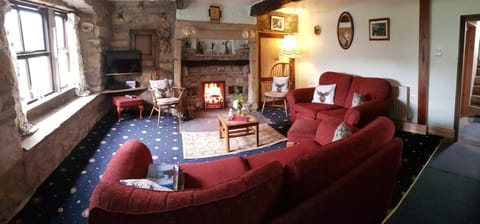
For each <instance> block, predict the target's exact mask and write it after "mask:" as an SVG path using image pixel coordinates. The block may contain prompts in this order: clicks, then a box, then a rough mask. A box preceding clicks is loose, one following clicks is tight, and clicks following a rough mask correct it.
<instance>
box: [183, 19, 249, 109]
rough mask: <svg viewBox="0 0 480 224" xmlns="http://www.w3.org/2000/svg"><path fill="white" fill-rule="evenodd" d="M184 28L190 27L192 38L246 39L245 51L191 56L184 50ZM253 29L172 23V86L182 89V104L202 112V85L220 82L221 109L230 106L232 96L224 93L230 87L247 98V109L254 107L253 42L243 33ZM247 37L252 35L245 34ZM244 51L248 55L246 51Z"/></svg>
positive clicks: (236, 25) (241, 26)
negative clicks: (192, 28) (173, 38)
mask: <svg viewBox="0 0 480 224" xmlns="http://www.w3.org/2000/svg"><path fill="white" fill-rule="evenodd" d="M184 27H194V28H195V30H196V32H195V34H194V37H195V38H206V39H217V40H236V39H244V40H247V43H248V48H244V49H242V51H243V52H242V53H240V54H238V53H237V54H235V55H225V54H223V55H220V54H218V55H212V54H208V55H207V54H205V55H203V54H195V53H194V54H193V55H192V52H191V51H188V50H187V51H185V47H184V44H183V43H184V38H190V37H192V36H186V35H185V34H184V33H183V32H182V30H184ZM255 30H256V26H255V25H250V24H229V23H214V22H199V21H187V20H177V21H176V22H175V44H174V85H175V86H182V87H185V88H186V101H185V102H186V103H187V104H188V105H189V106H194V107H195V108H196V109H204V108H205V104H204V97H203V92H204V91H203V86H202V83H203V82H208V81H220V82H224V83H225V84H224V85H225V86H224V92H226V93H225V96H224V103H225V107H231V103H230V102H231V100H230V98H231V97H232V95H233V94H230V93H228V92H227V91H225V90H228V89H231V88H232V87H241V89H242V90H243V92H242V94H244V95H245V96H246V97H247V104H249V105H251V107H250V108H251V109H256V108H258V104H257V100H258V72H257V71H258V69H257V59H256V58H257V49H256V39H255V38H247V39H245V35H243V34H244V33H245V32H249V33H251V31H255ZM249 36H250V37H251V36H252V35H249ZM246 51H248V53H247V52H246Z"/></svg>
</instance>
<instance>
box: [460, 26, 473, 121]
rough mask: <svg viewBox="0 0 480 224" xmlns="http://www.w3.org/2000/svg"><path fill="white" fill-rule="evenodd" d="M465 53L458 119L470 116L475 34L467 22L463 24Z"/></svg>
mask: <svg viewBox="0 0 480 224" xmlns="http://www.w3.org/2000/svg"><path fill="white" fill-rule="evenodd" d="M465 26H466V32H465V48H464V49H465V51H464V52H465V53H464V58H463V74H462V77H463V83H462V92H461V93H462V96H461V100H460V102H461V103H460V117H465V116H468V115H470V113H471V112H470V97H471V92H472V88H471V84H472V76H473V73H472V72H473V62H474V46H475V34H476V26H475V25H474V24H473V23H471V22H467V23H466V24H465Z"/></svg>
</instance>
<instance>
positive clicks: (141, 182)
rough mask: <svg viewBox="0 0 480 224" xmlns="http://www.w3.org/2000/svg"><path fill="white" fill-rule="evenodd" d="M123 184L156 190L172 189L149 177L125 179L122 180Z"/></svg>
mask: <svg viewBox="0 0 480 224" xmlns="http://www.w3.org/2000/svg"><path fill="white" fill-rule="evenodd" d="M120 183H121V184H124V185H127V186H132V187H134V188H141V189H148V190H154V191H172V189H170V188H167V187H164V186H161V185H160V184H157V183H155V182H153V181H152V180H149V179H124V180H120Z"/></svg>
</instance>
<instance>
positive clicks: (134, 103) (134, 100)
mask: <svg viewBox="0 0 480 224" xmlns="http://www.w3.org/2000/svg"><path fill="white" fill-rule="evenodd" d="M112 102H113V105H115V107H117V116H118V121H119V122H120V115H121V114H122V111H123V109H124V108H126V107H138V110H139V115H138V117H139V118H140V119H142V113H143V102H142V98H140V97H138V96H114V97H113V98H112Z"/></svg>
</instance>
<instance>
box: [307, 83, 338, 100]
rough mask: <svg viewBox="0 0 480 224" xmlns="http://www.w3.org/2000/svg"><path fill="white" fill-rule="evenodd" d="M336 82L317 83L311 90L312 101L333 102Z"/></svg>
mask: <svg viewBox="0 0 480 224" xmlns="http://www.w3.org/2000/svg"><path fill="white" fill-rule="evenodd" d="M336 86H337V85H336V84H330V85H318V86H316V87H315V92H313V100H312V103H324V104H333V103H334V102H333V99H334V97H335V87H336Z"/></svg>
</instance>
